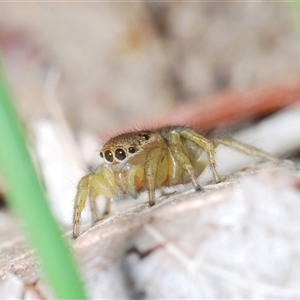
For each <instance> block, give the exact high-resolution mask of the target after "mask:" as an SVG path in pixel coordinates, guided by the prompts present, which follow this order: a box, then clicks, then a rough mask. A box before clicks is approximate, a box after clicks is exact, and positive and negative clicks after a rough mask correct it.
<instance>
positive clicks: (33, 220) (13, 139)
mask: <svg viewBox="0 0 300 300" xmlns="http://www.w3.org/2000/svg"><path fill="white" fill-rule="evenodd" d="M0 132H1V139H0V170H1V173H2V174H3V177H4V181H5V184H6V187H7V189H8V192H7V196H8V202H9V204H10V205H11V207H12V208H13V209H14V211H15V212H16V213H17V215H18V216H19V217H20V218H21V219H22V220H23V221H24V222H23V223H25V224H26V229H27V230H28V236H29V238H30V241H31V243H32V245H33V246H34V247H35V248H36V250H37V255H38V257H39V259H40V262H41V266H42V268H43V271H44V274H45V275H46V277H47V279H48V282H49V284H50V285H51V286H52V288H53V292H54V293H55V295H56V297H57V298H58V299H85V295H84V292H83V287H82V283H81V282H80V280H79V278H78V275H77V273H76V270H75V267H74V263H73V259H72V257H71V254H70V252H69V249H68V247H67V245H66V243H65V242H64V240H63V239H62V237H61V232H60V230H59V228H58V226H57V224H56V223H55V221H54V219H53V217H52V215H51V213H50V210H49V207H48V205H47V201H46V197H45V193H44V191H43V188H42V185H41V183H40V181H39V179H38V177H37V174H36V172H35V169H34V167H33V164H32V161H31V158H30V155H29V153H28V151H27V147H26V141H25V137H24V135H23V132H22V129H21V126H20V123H19V121H18V118H17V116H16V113H15V111H14V108H13V105H12V103H11V99H10V95H9V92H8V89H7V85H6V81H5V79H4V77H3V74H2V73H1V70H0Z"/></svg>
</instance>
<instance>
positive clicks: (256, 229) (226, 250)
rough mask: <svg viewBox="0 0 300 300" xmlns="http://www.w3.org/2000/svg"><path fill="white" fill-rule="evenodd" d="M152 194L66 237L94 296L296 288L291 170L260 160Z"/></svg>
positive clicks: (270, 294)
mask: <svg viewBox="0 0 300 300" xmlns="http://www.w3.org/2000/svg"><path fill="white" fill-rule="evenodd" d="M239 180H240V181H242V183H241V184H237V181H239ZM160 200H162V202H161V203H160V205H159V206H158V207H154V208H151V209H146V210H145V207H143V204H140V205H139V207H140V209H141V211H140V212H137V210H135V211H134V212H133V213H132V210H130V209H129V210H127V211H123V212H121V213H120V214H119V215H118V217H117V219H118V220H116V217H111V218H109V219H108V220H106V221H104V222H102V223H98V224H97V225H96V226H95V227H93V228H90V229H89V230H87V231H86V232H85V233H84V234H82V235H81V236H80V237H79V238H78V239H77V240H75V241H74V242H73V249H74V252H75V253H76V256H77V257H78V259H79V261H80V265H81V270H82V272H83V274H84V278H85V279H84V280H85V282H86V288H87V290H88V292H89V294H90V296H91V297H92V298H131V299H132V298H133V299H153V298H233V297H239V298H246V297H251V298H253V297H264V298H299V297H300V288H299V280H300V254H299V253H300V252H299V249H300V242H299V239H298V237H299V234H300V220H299V217H298V216H299V213H300V190H299V178H298V177H297V175H296V173H295V172H294V171H290V170H288V169H285V168H282V167H274V165H269V164H267V165H264V166H260V167H259V168H250V169H249V170H248V171H246V172H242V173H241V174H239V175H238V176H236V175H235V176H234V178H233V179H232V180H229V181H226V182H225V183H223V184H221V185H220V186H219V187H216V186H214V185H213V186H208V187H207V192H206V193H204V194H195V193H194V192H193V191H192V190H188V191H185V192H183V194H175V195H170V196H167V197H163V198H161V199H160ZM130 212H131V214H132V215H131V216H130Z"/></svg>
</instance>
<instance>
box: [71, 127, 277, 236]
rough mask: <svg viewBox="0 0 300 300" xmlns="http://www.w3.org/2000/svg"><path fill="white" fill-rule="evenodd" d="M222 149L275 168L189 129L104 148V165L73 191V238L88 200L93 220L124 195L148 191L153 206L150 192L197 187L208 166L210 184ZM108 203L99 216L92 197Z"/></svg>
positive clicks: (128, 136)
mask: <svg viewBox="0 0 300 300" xmlns="http://www.w3.org/2000/svg"><path fill="white" fill-rule="evenodd" d="M219 144H223V145H225V146H228V147H231V148H234V149H235V150H238V151H240V152H243V153H246V154H249V155H252V156H258V157H263V158H265V159H268V160H271V161H273V162H275V163H280V162H281V160H280V159H278V158H277V157H274V156H271V155H269V154H267V153H265V152H263V151H261V150H258V149H256V148H254V147H252V146H249V145H247V144H243V143H241V142H239V141H237V140H234V139H232V138H222V139H216V140H213V141H211V140H209V139H207V138H205V137H204V136H202V135H200V134H199V133H198V132H197V131H195V130H193V129H191V128H189V127H180V126H178V127H163V128H160V129H158V130H153V131H150V130H148V131H147V130H145V131H136V132H129V133H124V134H121V135H118V136H116V137H114V138H112V139H110V140H109V141H108V142H107V143H106V144H104V146H103V148H102V150H101V151H100V156H101V157H103V158H104V160H105V163H104V164H103V165H100V167H98V169H97V170H96V171H95V172H93V173H90V174H87V175H86V176H84V177H83V178H82V179H81V180H80V182H79V183H78V187H77V194H76V198H75V203H74V214H73V237H74V238H76V237H77V236H78V235H79V222H80V217H81V212H82V210H83V208H84V207H85V203H86V199H87V198H88V197H89V199H90V206H91V211H92V217H93V221H94V222H97V221H98V220H100V219H101V218H102V217H103V216H105V215H107V214H109V209H110V199H112V198H123V197H124V196H126V195H131V196H133V197H137V195H138V192H141V191H143V190H147V191H148V196H149V205H150V206H152V205H154V204H155V189H157V188H159V187H168V186H173V185H177V184H184V183H188V182H191V183H192V184H193V186H194V188H195V190H196V191H200V190H201V187H200V185H199V183H198V181H197V178H198V176H199V175H200V174H201V173H202V172H203V170H204V169H205V168H206V166H207V165H209V166H210V168H211V170H212V174H213V177H214V181H215V182H219V181H220V178H219V175H218V172H217V170H216V164H215V148H216V147H217V146H218V145H219ZM100 194H101V195H104V196H105V197H106V198H107V201H106V207H105V211H104V214H103V216H102V217H101V218H99V217H98V214H97V209H96V197H97V196H98V195H100Z"/></svg>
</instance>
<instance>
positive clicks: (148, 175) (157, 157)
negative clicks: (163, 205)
mask: <svg viewBox="0 0 300 300" xmlns="http://www.w3.org/2000/svg"><path fill="white" fill-rule="evenodd" d="M164 154H165V150H163V149H160V148H154V149H152V150H151V151H150V152H149V154H148V155H147V162H146V164H145V183H146V188H147V190H148V195H149V205H150V206H153V205H154V204H155V188H156V177H157V170H158V164H159V163H160V161H161V159H162V157H163V156H164Z"/></svg>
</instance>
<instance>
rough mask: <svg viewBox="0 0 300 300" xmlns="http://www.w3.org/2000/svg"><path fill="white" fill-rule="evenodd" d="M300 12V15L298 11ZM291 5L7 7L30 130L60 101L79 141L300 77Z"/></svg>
mask: <svg viewBox="0 0 300 300" xmlns="http://www.w3.org/2000/svg"><path fill="white" fill-rule="evenodd" d="M295 7H296V6H295ZM295 7H294V6H293V5H292V4H289V3H284V2H282V3H264V2H261V3H255V2H246V3H228V2H226V3H223V2H218V3H214V2H212V3H209V2H208V3H184V2H174V3H163V2H162V3H157V2H139V3H114V2H108V3H72V2H71V3H38V2H37V3H1V4H0V11H1V13H0V48H1V53H2V59H3V62H4V66H5V71H6V74H7V76H8V77H9V82H10V84H11V88H12V90H13V93H14V96H15V99H16V104H17V106H18V109H19V111H20V112H21V113H22V116H23V117H24V120H25V122H26V123H28V122H33V121H35V120H38V119H40V118H45V117H49V115H48V114H49V112H48V107H47V105H46V103H47V102H46V98H47V97H49V96H55V98H56V101H57V102H58V103H59V105H60V106H61V108H62V110H63V112H64V115H65V118H66V121H67V122H68V124H69V126H70V127H71V129H72V131H73V133H74V134H75V135H76V134H77V133H78V132H79V131H82V130H86V131H91V132H94V133H97V134H104V133H107V134H108V135H111V129H113V128H116V127H118V125H119V124H123V123H125V122H126V123H128V122H133V123H134V122H137V121H138V120H142V119H144V118H149V117H153V116H156V115H157V114H160V113H161V112H166V111H168V110H170V108H173V107H174V106H176V105H177V104H178V103H182V102H186V101H191V100H193V99H195V98H197V101H198V102H199V101H201V99H204V97H205V96H208V95H211V94H214V93H216V92H219V91H222V90H225V89H237V90H242V89H244V88H247V87H250V86H254V85H257V84H264V83H269V82H272V81H275V82H280V81H281V80H282V79H284V78H286V77H287V76H291V75H298V74H299V71H300V57H299V51H300V39H299V30H298V28H297V23H296V19H295V18H294V17H295V15H294V9H295Z"/></svg>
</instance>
